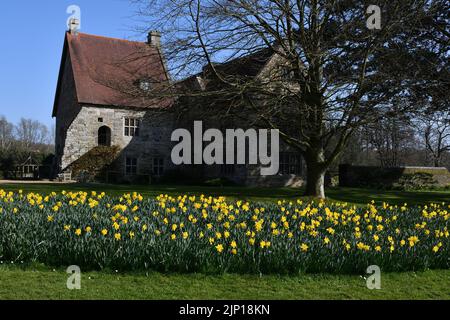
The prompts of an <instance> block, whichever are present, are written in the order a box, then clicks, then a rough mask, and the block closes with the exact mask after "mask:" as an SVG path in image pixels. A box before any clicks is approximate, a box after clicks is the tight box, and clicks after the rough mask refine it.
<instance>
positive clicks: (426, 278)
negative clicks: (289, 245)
mask: <svg viewBox="0 0 450 320" xmlns="http://www.w3.org/2000/svg"><path fill="white" fill-rule="evenodd" d="M67 278H68V275H67V274H66V273H65V272H63V270H56V271H52V270H50V269H47V268H45V267H41V266H36V267H33V268H26V269H22V268H18V267H0V299H19V300H36V299H39V300H41V299H43V300H60V299H62V300H90V299H101V300H104V299H108V300H111V299H112V300H116V299H117V300H142V299H145V300H180V299H183V300H197V299H202V300H203V299H205V300H246V299H249V300H309V299H320V300H328V299H352V300H356V299H383V300H386V299H388V300H389V299H407V300H410V299H445V300H448V299H450V291H449V290H448V288H449V287H448V285H449V283H450V270H433V271H425V272H418V273H413V272H408V273H386V274H382V277H381V290H369V289H367V287H366V281H365V280H364V279H363V278H362V277H360V276H345V275H339V276H335V275H299V276H262V277H258V276H251V275H233V274H225V275H219V276H209V275H200V274H190V275H178V274H160V273H151V274H148V275H144V274H120V273H116V274H115V273H108V272H90V273H83V274H82V279H81V290H68V289H67V288H66V281H67Z"/></svg>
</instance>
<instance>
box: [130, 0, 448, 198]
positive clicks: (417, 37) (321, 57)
mask: <svg viewBox="0 0 450 320" xmlns="http://www.w3.org/2000/svg"><path fill="white" fill-rule="evenodd" d="M132 2H133V3H138V5H139V8H140V11H139V13H140V14H141V16H143V17H148V19H149V25H148V26H150V24H151V28H153V29H159V30H161V31H162V33H163V35H165V39H166V42H165V48H166V50H165V54H166V57H167V59H168V61H169V66H170V69H171V72H172V74H173V75H174V78H176V79H177V78H178V79H179V78H182V77H183V76H186V75H189V74H191V73H192V72H198V71H199V70H201V69H202V67H203V66H205V65H206V66H207V70H208V72H209V74H210V75H211V79H213V80H214V81H215V82H216V83H217V84H218V86H217V88H218V89H217V90H212V92H211V91H209V92H208V91H205V92H203V93H202V94H203V95H205V96H206V97H210V98H211V99H210V100H211V101H213V99H214V98H215V97H222V99H225V98H226V99H227V100H228V101H229V102H230V108H229V110H228V109H227V110H226V111H224V112H226V113H229V114H230V115H233V114H239V113H241V112H242V110H247V111H248V112H252V113H253V114H254V115H256V116H257V117H258V122H259V123H260V124H261V125H264V126H266V127H268V128H273V129H279V131H280V135H281V137H282V139H283V140H284V142H285V143H287V144H289V145H290V146H292V147H293V148H296V149H297V150H298V151H299V152H300V153H301V154H302V155H303V157H304V159H305V161H306V166H307V186H306V194H307V195H312V196H317V197H321V198H323V197H325V191H324V175H325V172H326V171H327V170H328V169H329V168H330V166H331V165H332V164H334V163H335V162H336V161H337V159H338V158H339V157H340V156H341V154H342V152H343V151H344V150H345V146H346V145H347V143H348V141H349V139H350V138H351V137H352V135H353V134H354V133H355V132H356V131H357V129H358V128H361V127H364V126H366V125H369V124H376V123H379V121H382V120H383V119H386V118H387V117H395V116H396V115H397V114H399V113H400V114H402V113H406V112H414V111H419V108H420V106H422V104H417V103H404V104H402V105H401V107H397V108H395V109H394V108H393V107H394V106H395V104H396V102H397V101H399V100H409V101H411V102H414V101H418V99H419V97H420V98H423V97H427V98H428V97H431V96H440V97H447V98H448V96H449V90H443V88H446V87H448V83H449V82H448V81H449V79H450V76H449V69H448V67H449V65H448V56H447V54H448V36H449V26H448V9H449V7H448V1H444V0H401V1H394V0H378V1H375V2H374V1H373V0H370V1H352V0H349V1H337V0H336V1H335V0H326V1H325V0H177V1H173V0H142V1H132ZM373 4H377V5H378V6H379V7H380V8H381V29H380V30H373V29H372V28H368V25H367V21H368V18H370V19H369V20H370V21H372V20H373V18H375V23H374V24H373V25H374V26H377V24H378V23H377V21H376V18H377V17H376V16H375V17H374V16H371V17H369V14H367V12H368V10H367V9H368V8H369V6H371V5H373ZM373 12H374V11H370V14H373ZM372 22H373V21H372ZM267 48H269V49H270V50H272V51H273V52H275V53H277V54H278V55H279V57H280V58H281V59H282V62H283V70H280V72H274V73H272V74H270V75H268V76H267V77H266V78H265V80H258V81H255V80H254V78H248V77H246V76H245V75H244V76H236V75H230V74H227V72H226V71H224V70H223V68H221V65H223V63H224V62H227V61H229V60H230V59H234V58H237V57H242V56H244V55H248V54H252V53H255V52H257V51H259V50H262V49H267ZM435 91H437V92H435ZM155 94H157V93H155ZM164 94H167V91H166V92H164ZM174 94H177V95H180V94H181V95H185V96H189V95H191V94H195V95H198V94H199V93H198V92H195V93H193V92H186V91H184V92H176V90H175V91H174ZM430 99H431V98H430ZM446 100H447V101H448V100H449V99H446ZM442 101H445V99H443V100H442Z"/></svg>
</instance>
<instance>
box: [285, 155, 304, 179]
mask: <svg viewBox="0 0 450 320" xmlns="http://www.w3.org/2000/svg"><path fill="white" fill-rule="evenodd" d="M280 173H281V174H295V175H300V174H301V173H302V158H301V155H300V154H298V153H295V152H280Z"/></svg>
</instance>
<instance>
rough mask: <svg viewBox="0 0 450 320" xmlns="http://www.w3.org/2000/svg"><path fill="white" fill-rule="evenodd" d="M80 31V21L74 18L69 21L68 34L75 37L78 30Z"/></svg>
mask: <svg viewBox="0 0 450 320" xmlns="http://www.w3.org/2000/svg"><path fill="white" fill-rule="evenodd" d="M79 29H80V20H78V19H76V18H72V19H70V21H69V31H70V33H73V34H74V35H77V33H78V30H79Z"/></svg>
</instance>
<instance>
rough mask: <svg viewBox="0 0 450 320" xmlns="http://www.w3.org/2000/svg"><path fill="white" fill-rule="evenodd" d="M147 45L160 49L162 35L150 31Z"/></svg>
mask: <svg viewBox="0 0 450 320" xmlns="http://www.w3.org/2000/svg"><path fill="white" fill-rule="evenodd" d="M147 43H148V44H150V45H152V46H155V47H160V46H161V33H160V32H158V31H150V32H149V33H148V38H147Z"/></svg>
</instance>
